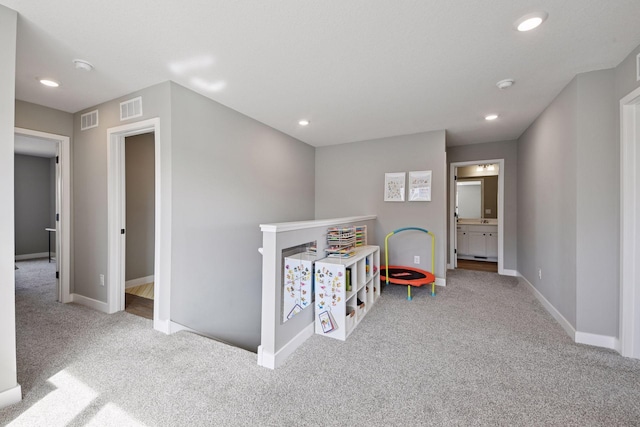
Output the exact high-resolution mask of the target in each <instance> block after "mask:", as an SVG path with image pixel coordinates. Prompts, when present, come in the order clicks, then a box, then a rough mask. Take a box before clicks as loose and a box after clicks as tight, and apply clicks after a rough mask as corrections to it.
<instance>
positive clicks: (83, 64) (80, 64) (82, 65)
mask: <svg viewBox="0 0 640 427" xmlns="http://www.w3.org/2000/svg"><path fill="white" fill-rule="evenodd" d="M73 65H75V66H76V69H78V70H84V71H91V70H93V65H91V64H90V63H88V62H87V61H85V60H84V59H74V60H73Z"/></svg>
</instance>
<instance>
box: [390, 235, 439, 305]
mask: <svg viewBox="0 0 640 427" xmlns="http://www.w3.org/2000/svg"><path fill="white" fill-rule="evenodd" d="M408 230H415V231H422V232H423V233H427V234H428V235H429V236H431V272H428V271H424V270H420V269H419V268H414V267H404V266H397V265H389V245H388V243H389V237H391V236H393V235H394V234H397V233H400V232H401V231H408ZM435 246H436V237H435V236H434V234H433V233H432V232H430V231H427V230H425V229H424V228H418V227H405V228H399V229H397V230H395V231H392V232H391V233H389V234H387V237H385V238H384V261H385V266H384V267H381V268H380V279H381V280H384V281H385V282H386V283H387V285H388V284H392V285H406V286H407V299H408V300H409V301H411V299H412V297H411V287H412V286H424V285H428V284H431V296H432V297H434V296H436V276H435V275H434V272H435Z"/></svg>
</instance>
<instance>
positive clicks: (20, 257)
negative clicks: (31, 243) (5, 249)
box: [16, 252, 53, 261]
mask: <svg viewBox="0 0 640 427" xmlns="http://www.w3.org/2000/svg"><path fill="white" fill-rule="evenodd" d="M51 255H53V253H51ZM38 258H49V252H38V253H37V254H22V255H16V261H24V260H25V259H38Z"/></svg>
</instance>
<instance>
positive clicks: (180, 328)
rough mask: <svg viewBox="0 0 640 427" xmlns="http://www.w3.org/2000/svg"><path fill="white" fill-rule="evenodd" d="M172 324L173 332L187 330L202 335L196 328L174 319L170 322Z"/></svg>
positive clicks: (171, 331)
mask: <svg viewBox="0 0 640 427" xmlns="http://www.w3.org/2000/svg"><path fill="white" fill-rule="evenodd" d="M170 326H171V330H170V333H171V334H175V333H176V332H180V331H187V332H192V333H194V334H198V335H200V333H199V332H198V331H196V330H195V329H191V328H189V327H188V326H184V325H181V324H180V323H176V322H174V321H171V322H170Z"/></svg>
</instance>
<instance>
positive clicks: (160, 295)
mask: <svg viewBox="0 0 640 427" xmlns="http://www.w3.org/2000/svg"><path fill="white" fill-rule="evenodd" d="M150 132H153V133H154V152H155V257H154V269H153V271H154V272H153V275H154V283H155V286H154V293H153V297H154V304H153V328H154V329H155V330H157V331H160V332H164V333H166V334H169V333H170V331H171V324H170V322H171V312H170V308H171V307H170V297H171V251H170V246H171V241H170V240H171V223H170V218H169V217H167V218H166V219H165V218H163V217H162V203H163V201H164V200H163V198H162V194H163V191H167V192H169V191H170V183H165V182H163V180H162V176H163V175H162V174H163V172H164V171H163V170H162V169H161V166H162V162H161V151H162V144H161V138H160V119H159V118H153V119H148V120H142V121H139V122H134V123H129V124H126V125H121V126H116V127H113V128H109V129H107V146H108V157H107V171H108V238H107V241H108V277H109V280H108V289H107V297H108V298H107V300H108V308H109V312H110V313H115V312H116V311H121V310H124V290H125V280H124V261H123V259H124V254H125V247H124V244H125V239H122V238H121V234H120V230H121V229H122V228H125V227H124V226H123V225H124V220H125V215H124V214H123V211H124V203H123V196H124V189H123V185H124V179H123V178H124V177H123V175H124V141H125V138H126V137H128V136H134V135H140V134H143V133H150ZM168 172H169V171H166V172H165V173H168ZM169 200H170V199H169ZM169 200H168V201H167V203H170V201H169ZM163 221H165V222H163Z"/></svg>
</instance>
